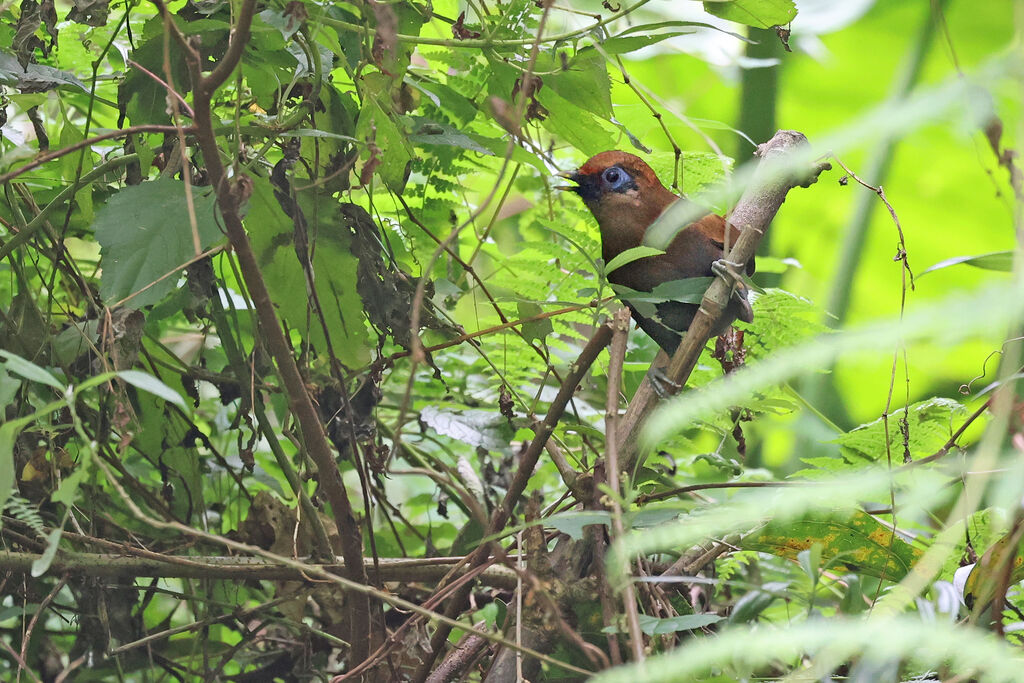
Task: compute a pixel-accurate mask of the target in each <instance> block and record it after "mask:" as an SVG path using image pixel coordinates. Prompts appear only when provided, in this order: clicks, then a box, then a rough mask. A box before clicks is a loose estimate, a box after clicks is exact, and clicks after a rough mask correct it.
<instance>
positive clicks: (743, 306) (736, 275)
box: [711, 258, 754, 323]
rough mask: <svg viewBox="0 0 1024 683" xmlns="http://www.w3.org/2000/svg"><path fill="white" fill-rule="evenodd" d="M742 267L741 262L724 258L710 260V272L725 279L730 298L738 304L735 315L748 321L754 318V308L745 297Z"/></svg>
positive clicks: (745, 289) (745, 284) (746, 290)
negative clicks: (737, 311)
mask: <svg viewBox="0 0 1024 683" xmlns="http://www.w3.org/2000/svg"><path fill="white" fill-rule="evenodd" d="M743 268H744V265H743V264H742V263H734V262H732V261H726V260H725V259H724V258H722V259H718V260H717V261H712V262H711V272H712V273H714V274H715V275H716V276H718V277H720V278H722V279H723V280H725V282H726V284H727V285H729V287H730V294H729V296H730V298H732V299H735V300H736V302H737V303H738V304H739V306H740V311H739V313H738V314H737V316H736V317H737V318H739V319H740V320H742V321H743V322H745V323H749V322H753V320H754V309H753V308H751V307H750V301H749V300H748V299H747V292H749V289H748V288H747V283H746V282H744V281H743V275H742V270H743Z"/></svg>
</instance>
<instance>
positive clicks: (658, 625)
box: [640, 614, 725, 636]
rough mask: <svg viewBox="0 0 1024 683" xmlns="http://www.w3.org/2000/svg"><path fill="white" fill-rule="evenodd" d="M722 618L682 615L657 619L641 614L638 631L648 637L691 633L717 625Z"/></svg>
mask: <svg viewBox="0 0 1024 683" xmlns="http://www.w3.org/2000/svg"><path fill="white" fill-rule="evenodd" d="M724 618H725V617H720V616H718V615H717V614H682V615H680V616H678V617H669V618H667V619H659V618H657V617H652V616H650V615H648V614H641V615H640V630H641V631H643V632H644V633H645V634H647V635H649V636H654V635H661V634H664V633H678V632H679V631H692V630H694V629H698V628H704V627H705V626H710V625H711V624H717V623H718V622H720V621H722V620H723V619H724Z"/></svg>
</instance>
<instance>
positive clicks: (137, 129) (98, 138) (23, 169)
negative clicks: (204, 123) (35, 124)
mask: <svg viewBox="0 0 1024 683" xmlns="http://www.w3.org/2000/svg"><path fill="white" fill-rule="evenodd" d="M181 130H182V131H184V132H185V133H187V134H192V133H194V132H195V131H196V129H195V126H187V127H185V128H182V129H181ZM177 132H178V128H177V127H175V126H167V125H157V124H143V125H139V126H131V127H129V128H121V129H120V130H112V131H110V132H109V133H101V134H99V135H94V136H92V137H91V138H86V139H85V140H79V141H78V142H73V143H71V144H70V145H68V146H67V147H61V148H60V149H55V150H53V151H52V152H49V153H47V154H40V155H39V156H37V157H36V158H35V159H33V160H32V161H30V162H28V163H27V164H25V165H24V166H19V167H18V168H16V169H14V170H13V171H8V172H7V173H4V174H3V175H0V185H3V184H4V183H6V182H8V181H10V180H14V179H15V178H17V177H18V176H20V175H21V174H23V173H28V172H29V171H31V170H32V169H35V168H39V167H40V166H42V165H43V164H45V163H46V162H48V161H53V160H54V159H59V158H60V157H62V156H64V155H65V154H71V153H72V152H77V151H78V150H80V149H82V148H83V147H88V146H90V145H94V144H96V143H97V142H103V141H104V140H111V139H113V138H123V137H125V136H127V135H134V134H135V133H177Z"/></svg>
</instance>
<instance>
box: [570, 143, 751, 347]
mask: <svg viewBox="0 0 1024 683" xmlns="http://www.w3.org/2000/svg"><path fill="white" fill-rule="evenodd" d="M562 177H564V178H567V179H569V180H571V181H573V182H575V183H576V186H575V187H566V188H564V189H567V190H570V191H572V192H575V193H576V194H578V195H579V196H580V198H581V199H583V203H584V204H586V205H587V208H588V209H590V212H591V213H592V214H594V218H596V219H597V224H598V226H599V227H600V228H601V247H602V249H601V256H602V258H603V259H604V262H605V263H606V264H607V263H610V262H611V260H612V259H614V258H615V257H616V256H618V255H619V254H621V253H623V252H624V251H627V250H628V249H632V248H634V247H639V246H641V245H642V244H643V242H644V235H645V234H646V232H647V228H648V227H649V226H650V225H651V224H652V223H653V222H654V221H655V219H657V218H658V216H660V215H661V214H662V212H663V211H665V209H667V208H668V207H669V205H670V204H672V203H674V202H676V201H686V200H685V199H680V198H679V197H677V196H676V195H675V194H673V193H672V192H671V191H669V190H668V189H667V188H666V187H665V186H664V185H662V184H661V181H659V180H658V177H657V176H656V175H655V174H654V171H653V170H652V169H651V167H650V166H648V165H647V164H646V163H645V162H644V161H643V159H641V158H640V157H638V156H636V155H634V154H628V153H626V152H619V151H608V152H601V153H600V154H598V155H596V156H594V157H592V158H591V159H590V160H588V161H587V163H585V164H583V165H582V166H581V167H580V168H579V170H577V171H576V172H575V173H568V174H562ZM726 229H728V230H729V235H728V237H729V239H728V243H729V245H730V246H731V245H733V244H735V243H736V240H737V239H738V238H739V234H740V233H739V230H737V229H736V228H735V227H733V226H732V225H730V224H728V223H727V222H726V220H725V219H724V218H722V217H721V216H716V215H714V214H708V215H706V216H704V217H703V218H700V219H699V220H696V221H694V222H693V223H690V224H689V225H688V226H686V227H685V228H683V229H682V230H680V231H679V232H678V233H677V234H676V236H675V238H674V239H673V240H672V242H671V243H670V244H669V245H668V247H667V248H666V249H665V253H664V254H659V255H654V256H646V257H644V258H640V259H638V260H635V261H632V262H630V263H626V264H625V265H623V266H621V267H619V268H616V269H615V270H613V271H611V272H609V273H608V280H609V282H611V283H612V284H613V285H619V286H621V287H628V288H629V289H632V290H636V291H639V292H650V291H652V290H653V289H654V288H655V287H657V286H658V285H660V284H662V283H665V282H671V281H673V280H683V279H686V278H695V277H708V276H711V275H718V276H721V277H725V278H726V279H728V280H730V283H731V284H733V285H734V287H733V297H732V298H731V299H730V301H729V304H728V306H727V307H726V309H725V313H724V315H723V317H722V318H721V319H720V320H719V321H718V324H717V325H716V326H715V328H714V333H715V334H716V335H720V334H723V333H724V332H725V331H726V330H727V329H729V326H730V325H731V324H732V322H733V321H734V320H736V319H737V318H739V319H740V320H742V321H744V322H750V321H752V320H753V311H752V310H751V308H750V304H749V303H748V302H747V298H746V287H745V286H744V285H743V283H742V278H741V277H740V276H739V274H738V273H736V272H735V270H734V269H733V268H732V266H733V265H734V264H730V263H728V262H727V261H725V260H724V258H725V251H724V247H725V242H726ZM745 267H746V272H747V274H748V275H749V274H752V273H753V272H754V260H753V259H751V260H750V261H749V262H748V263H747V264H745ZM625 303H626V305H627V306H629V308H630V310H631V311H632V313H633V318H634V319H635V320H636V321H637V324H638V325H639V326H640V328H641V329H643V331H644V332H646V333H647V334H648V335H649V336H650V337H651V338H652V339H654V341H656V342H657V343H658V345H659V346H660V347H661V348H663V349H664V350H665V352H666V353H668V355H669V356H671V355H672V354H673V353H674V352H675V350H676V347H678V346H679V342H680V341H681V340H682V335H683V333H684V332H685V331H686V329H687V328H688V327H689V326H690V323H691V322H692V321H693V318H694V316H695V315H696V314H697V310H698V309H699V308H700V306H699V304H695V303H683V302H679V301H664V302H661V303H657V304H655V311H656V313H655V314H653V315H645V314H644V313H642V312H641V311H639V310H638V308H640V307H641V306H640V304H639V303H637V304H636V305H634V303H630V302H629V300H626V301H625ZM643 308H645V311H647V312H650V307H649V306H648V307H643Z"/></svg>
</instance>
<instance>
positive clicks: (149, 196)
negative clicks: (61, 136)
mask: <svg viewBox="0 0 1024 683" xmlns="http://www.w3.org/2000/svg"><path fill="white" fill-rule="evenodd" d="M192 202H193V205H194V207H195V218H196V227H197V228H198V230H199V242H200V247H201V248H203V249H206V248H208V247H210V246H212V245H213V244H215V243H217V242H219V241H220V240H221V239H222V238H223V235H222V234H221V231H220V228H219V227H217V221H216V219H215V218H214V204H215V199H214V196H213V192H212V190H211V189H210V188H202V187H193V188H192ZM94 225H95V230H96V241H98V242H99V243H100V246H101V250H100V255H101V257H102V261H101V265H102V268H103V274H102V277H101V280H100V295H101V296H102V297H103V300H104V301H107V302H116V301H120V300H122V299H124V298H125V297H127V296H128V295H130V294H135V293H136V292H139V293H138V294H136V295H135V296H133V297H132V299H131V302H132V306H133V307H135V308H141V307H142V306H146V305H148V304H154V303H156V302H157V301H159V300H160V299H162V298H163V297H164V296H166V295H167V294H168V293H170V292H171V291H172V290H174V289H176V288H177V282H178V276H177V275H170V276H169V277H165V278H164V279H163V280H161V281H160V282H157V283H156V284H154V285H153V286H152V287H149V288H148V289H146V290H145V291H141V290H142V289H143V288H144V287H146V285H149V284H150V283H153V282H156V280H158V279H159V278H161V277H163V276H165V275H167V274H168V273H171V272H172V271H174V270H175V269H176V268H180V267H181V266H182V265H183V264H185V263H187V262H188V261H189V260H190V259H192V258H193V257H194V256H195V255H196V254H195V247H194V244H193V240H192V226H191V223H190V221H189V211H188V204H187V203H186V200H185V184H184V183H183V182H181V181H180V180H170V179H160V180H154V181H150V182H146V183H142V184H141V185H136V186H133V187H126V188H124V189H123V190H121V191H119V192H118V193H116V194H115V195H114V196H112V197H111V198H110V199H109V200H107V203H106V204H105V205H104V206H103V208H101V209H100V210H99V211H97V212H96V222H95V224H94Z"/></svg>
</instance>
